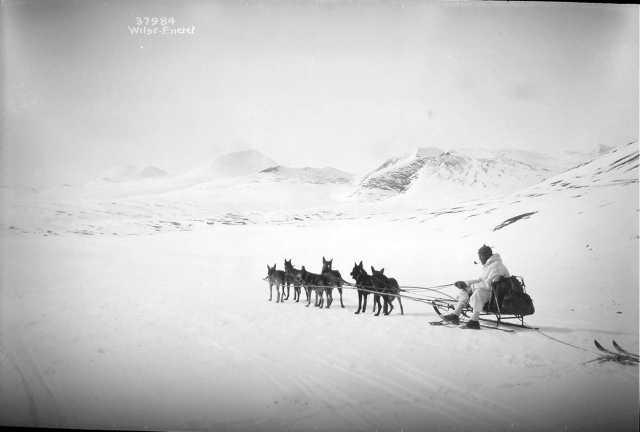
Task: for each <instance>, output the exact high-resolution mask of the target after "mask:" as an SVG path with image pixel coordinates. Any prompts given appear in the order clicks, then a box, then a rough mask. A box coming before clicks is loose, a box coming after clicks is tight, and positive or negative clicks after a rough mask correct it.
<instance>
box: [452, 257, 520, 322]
mask: <svg viewBox="0 0 640 432" xmlns="http://www.w3.org/2000/svg"><path fill="white" fill-rule="evenodd" d="M478 258H480V263H481V264H482V274H481V275H480V278H478V279H474V280H469V281H466V282H465V281H458V282H456V283H455V284H454V285H455V286H456V287H457V288H459V289H460V294H459V295H458V305H457V306H456V309H455V310H454V311H453V313H450V314H448V315H445V316H443V317H442V319H443V320H445V321H449V322H451V323H453V324H459V323H460V313H461V312H462V309H463V308H464V307H465V306H466V305H467V304H469V305H470V306H471V308H472V309H473V315H472V316H471V319H469V321H467V322H466V323H465V325H463V326H462V328H468V329H476V330H478V329H480V323H479V321H478V320H479V318H480V312H482V308H483V307H484V305H485V304H486V303H487V302H488V301H489V300H490V299H491V284H492V283H493V282H495V281H496V280H498V279H499V278H500V277H502V276H504V277H509V276H510V274H509V270H507V268H506V267H505V265H504V264H503V263H502V258H500V255H499V254H494V253H493V251H492V250H491V248H490V247H489V246H487V245H483V246H482V247H481V248H480V249H478Z"/></svg>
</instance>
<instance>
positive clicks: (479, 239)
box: [0, 143, 639, 432]
mask: <svg viewBox="0 0 640 432" xmlns="http://www.w3.org/2000/svg"><path fill="white" fill-rule="evenodd" d="M637 165H638V145H637V143H633V144H629V145H624V146H620V147H618V148H616V149H614V150H613V151H612V152H610V153H607V154H605V155H603V156H601V157H598V158H597V159H595V160H593V161H592V162H590V163H587V164H585V165H582V166H580V167H577V168H575V169H573V170H570V171H567V172H565V173H561V174H558V175H557V176H555V177H553V178H551V179H548V180H546V181H544V182H542V183H540V184H538V185H535V186H532V187H529V188H526V189H524V190H521V191H519V192H516V193H513V194H509V195H506V196H503V197H501V198H496V199H492V200H488V201H487V200H482V201H468V202H464V203H461V204H457V205H455V206H453V207H445V208H429V207H425V206H422V205H421V206H419V207H417V206H415V205H414V206H412V202H411V201H409V200H403V197H402V196H398V197H394V198H392V199H389V200H385V201H380V202H375V203H369V204H367V203H361V202H356V201H353V200H349V199H348V196H349V185H345V184H317V183H314V184H310V183H300V182H296V181H294V180H292V181H291V182H282V181H279V182H277V185H275V186H274V183H273V182H270V181H266V180H264V178H263V177H260V176H259V175H257V174H256V175H253V176H245V177H242V181H239V180H238V178H234V179H217V180H212V181H210V182H204V183H198V184H195V185H187V184H185V183H180V184H179V185H178V186H176V184H175V183H174V184H171V182H172V181H175V180H172V179H167V178H166V177H163V178H160V179H145V180H143V181H141V182H138V183H136V184H137V186H136V187H135V188H134V186H132V185H130V184H126V183H117V184H110V185H105V186H104V187H101V188H97V187H92V188H85V189H82V190H75V189H73V188H66V189H69V190H64V189H63V190H58V191H55V192H47V191H38V192H34V191H21V192H16V191H13V190H4V191H3V202H4V204H5V206H6V207H5V208H6V209H7V211H6V212H4V214H3V218H4V219H3V221H2V224H3V226H2V247H3V248H4V250H3V252H2V256H3V258H4V259H3V261H2V292H1V296H2V301H1V308H2V309H1V311H0V318H1V320H2V321H1V323H2V324H1V329H2V337H1V339H0V342H1V344H2V350H1V352H0V373H1V376H2V380H1V382H0V424H7V425H38V426H75V427H101V428H108V427H118V428H136V429H139V428H145V427H150V428H155V429H179V430H184V429H190V430H194V429H195V430H200V429H209V430H211V429H215V430H310V429H315V430H405V431H410V430H427V429H429V430H443V431H450V430H473V431H474V432H475V431H485V430H486V431H494V430H522V431H534V430H580V431H585V430H604V429H612V430H637V428H638V402H639V399H638V367H637V366H623V365H620V364H616V363H603V364H598V363H589V364H585V362H588V361H589V360H592V359H594V358H596V357H597V355H598V352H597V351H596V350H595V348H594V347H593V339H594V338H597V339H599V340H600V341H601V342H603V344H605V345H608V346H610V342H611V340H612V339H615V340H617V341H618V342H619V343H620V344H621V345H622V346H624V347H626V348H628V349H630V350H631V351H634V352H638V348H639V347H638V344H639V341H638V320H639V316H638V309H639V296H638V262H639V261H638V260H639V256H638V239H639V237H638V209H639V205H638V166H637ZM168 185H172V186H171V187H168ZM94 186H95V185H94ZM276 186H277V187H276ZM136 188H137V189H136ZM278 191H279V192H280V193H278ZM525 213H531V215H530V216H529V217H526V218H522V219H519V220H517V221H515V222H514V223H512V224H503V222H505V221H507V220H509V219H510V218H513V217H516V216H519V215H523V214H525ZM501 226H502V227H501ZM483 243H486V244H489V245H491V246H492V247H494V250H495V251H496V252H499V253H500V254H501V255H502V257H503V259H504V261H505V264H506V265H507V267H508V268H509V269H510V270H511V272H512V273H514V274H517V275H522V276H523V277H524V279H525V281H526V283H527V289H528V292H529V293H530V294H531V296H532V297H533V300H534V303H535V306H536V314H535V315H533V316H531V317H529V319H528V320H527V322H528V323H529V324H531V325H534V326H539V327H540V329H541V331H540V332H536V331H530V330H527V331H518V332H515V333H504V332H500V331H495V330H481V331H462V330H459V329H456V328H444V327H433V326H429V325H428V324H427V323H428V321H431V320H434V319H436V315H435V313H434V312H433V310H431V309H430V308H429V307H427V306H426V305H424V304H421V303H414V302H411V301H408V300H405V301H404V302H403V303H404V307H405V315H404V316H401V315H400V314H398V313H397V310H396V311H394V312H393V314H392V315H390V316H386V317H382V316H381V317H374V316H372V315H371V313H370V309H368V311H367V313H366V314H365V315H359V316H356V315H354V314H353V312H354V311H355V309H356V307H357V296H356V295H355V293H353V292H352V291H348V290H345V294H344V298H345V305H346V308H344V309H342V308H340V307H339V305H338V304H337V303H336V302H334V304H333V306H332V307H331V308H330V309H323V310H319V309H316V308H313V307H310V308H306V307H304V306H303V304H302V303H298V304H295V303H293V302H292V301H291V300H289V301H287V302H285V303H283V304H276V303H274V302H271V303H270V302H268V301H267V299H268V292H267V291H268V290H267V286H266V283H265V282H264V281H262V278H263V277H264V276H265V275H266V265H267V264H269V265H272V264H273V263H277V265H278V268H282V266H283V259H284V258H292V259H293V263H294V265H295V266H296V267H299V266H300V265H303V264H304V265H306V266H307V268H308V269H310V270H312V271H319V270H320V267H321V264H322V261H321V259H322V256H326V257H331V258H333V259H334V261H333V264H334V268H337V269H339V270H340V271H341V273H342V275H343V277H345V278H346V279H348V280H350V278H349V276H348V275H349V273H350V271H351V267H352V266H353V263H354V261H356V260H357V261H359V260H363V261H364V263H365V265H366V267H367V268H368V267H369V266H370V265H374V266H375V267H376V268H377V267H384V268H385V274H389V275H391V276H393V277H395V278H396V279H398V281H399V282H400V284H401V285H423V286H429V285H439V284H443V283H450V282H453V281H455V280H458V279H463V278H470V277H474V276H475V275H476V274H477V273H478V272H479V268H478V267H477V266H475V265H474V264H473V260H474V259H476V250H477V249H478V247H479V246H480V245H482V244H483ZM454 291H455V289H449V290H448V291H447V292H449V293H451V294H455V292H454ZM334 295H335V293H334ZM370 307H371V304H370V305H369V308H370Z"/></svg>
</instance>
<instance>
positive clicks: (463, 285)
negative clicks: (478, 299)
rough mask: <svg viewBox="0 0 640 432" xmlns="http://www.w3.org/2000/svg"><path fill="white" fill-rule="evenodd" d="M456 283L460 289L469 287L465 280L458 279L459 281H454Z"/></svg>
mask: <svg viewBox="0 0 640 432" xmlns="http://www.w3.org/2000/svg"><path fill="white" fill-rule="evenodd" d="M454 285H455V286H456V287H457V288H460V289H466V288H467V283H466V282H464V281H458V282H456V283H454Z"/></svg>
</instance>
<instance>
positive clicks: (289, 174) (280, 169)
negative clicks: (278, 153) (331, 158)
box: [259, 165, 353, 184]
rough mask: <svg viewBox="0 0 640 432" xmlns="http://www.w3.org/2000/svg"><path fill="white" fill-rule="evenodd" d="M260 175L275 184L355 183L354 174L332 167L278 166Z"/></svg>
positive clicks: (261, 172)
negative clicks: (290, 182) (291, 182)
mask: <svg viewBox="0 0 640 432" xmlns="http://www.w3.org/2000/svg"><path fill="white" fill-rule="evenodd" d="M259 175H260V177H261V178H263V179H265V180H271V181H275V182H283V181H293V182H301V183H316V184H326V183H339V184H348V183H351V182H352V181H353V174H350V173H348V172H345V171H341V170H339V169H336V168H331V167H324V168H312V167H304V168H290V167H286V166H282V165H277V166H273V167H269V168H266V169H263V170H262V171H260V173H259Z"/></svg>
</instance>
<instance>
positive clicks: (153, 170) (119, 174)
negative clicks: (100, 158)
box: [102, 164, 168, 183]
mask: <svg viewBox="0 0 640 432" xmlns="http://www.w3.org/2000/svg"><path fill="white" fill-rule="evenodd" d="M167 175H168V173H167V172H166V171H164V170H162V169H160V168H158V167H156V166H153V165H147V166H145V167H144V168H139V167H137V166H135V165H130V164H127V165H122V166H117V167H113V168H111V169H109V170H108V171H107V172H106V173H104V174H103V175H102V180H105V181H108V182H114V183H119V182H126V181H132V180H142V179H150V178H159V177H165V176H167Z"/></svg>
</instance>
